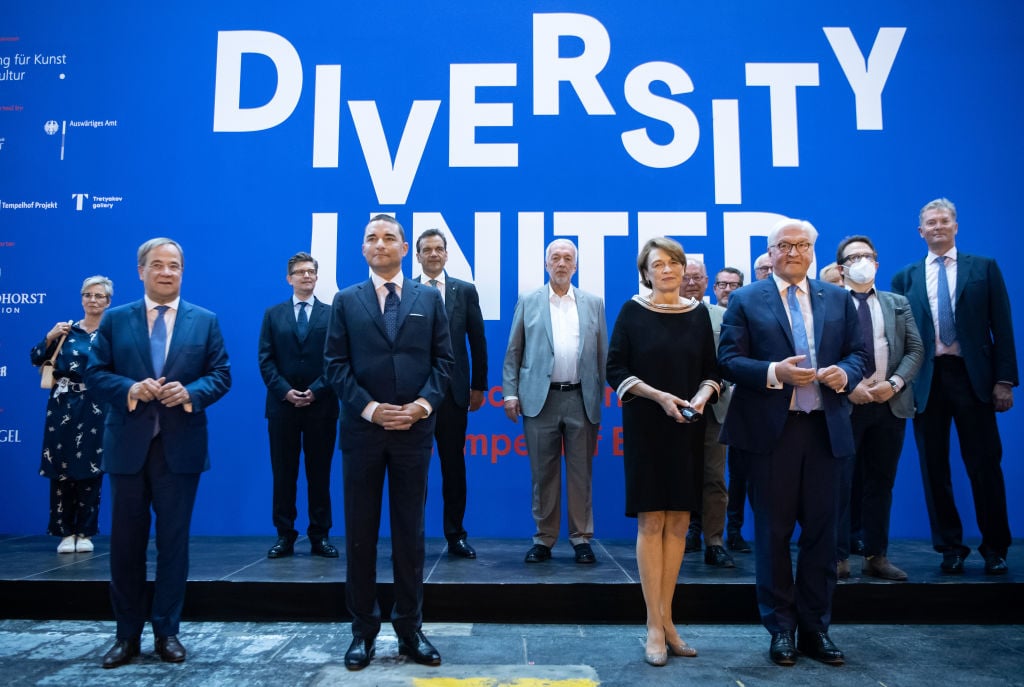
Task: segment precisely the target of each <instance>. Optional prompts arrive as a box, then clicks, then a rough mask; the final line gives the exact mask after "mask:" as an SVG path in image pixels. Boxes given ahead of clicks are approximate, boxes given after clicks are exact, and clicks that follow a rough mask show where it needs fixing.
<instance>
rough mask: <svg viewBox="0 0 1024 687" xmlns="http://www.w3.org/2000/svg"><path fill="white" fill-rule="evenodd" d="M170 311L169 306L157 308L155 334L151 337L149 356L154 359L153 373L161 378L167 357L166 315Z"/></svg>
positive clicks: (154, 324)
mask: <svg viewBox="0 0 1024 687" xmlns="http://www.w3.org/2000/svg"><path fill="white" fill-rule="evenodd" d="M168 310H170V306H169V305H158V306H156V321H155V322H153V333H152V334H150V335H149V355H150V357H151V358H152V359H153V373H154V375H155V376H156V377H160V376H161V375H162V373H163V371H164V357H165V356H166V355H167V323H166V322H164V313H165V312H167V311H168Z"/></svg>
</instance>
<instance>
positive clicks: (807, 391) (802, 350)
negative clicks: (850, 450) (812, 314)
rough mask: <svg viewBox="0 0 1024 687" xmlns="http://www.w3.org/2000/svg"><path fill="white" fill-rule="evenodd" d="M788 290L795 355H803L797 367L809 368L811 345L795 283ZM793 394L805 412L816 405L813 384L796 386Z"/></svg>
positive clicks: (798, 405)
mask: <svg viewBox="0 0 1024 687" xmlns="http://www.w3.org/2000/svg"><path fill="white" fill-rule="evenodd" d="M788 291H789V293H788V295H787V297H786V300H787V302H788V303H789V318H790V321H791V325H792V327H793V346H794V348H796V354H797V355H802V356H804V359H803V360H802V361H800V365H799V367H806V368H807V369H810V368H811V346H810V344H809V343H808V342H807V329H806V328H805V327H804V315H803V313H802V312H801V311H800V301H798V300H797V299H796V284H793V285H791V286H790V287H789V289H788ZM795 396H796V407H797V408H799V409H800V410H802V411H804V412H805V413H809V412H811V411H812V410H814V408H815V406H817V405H818V399H817V397H816V395H815V393H814V385H813V384H807V385H805V386H798V387H796V392H795Z"/></svg>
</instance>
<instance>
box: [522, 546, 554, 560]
mask: <svg viewBox="0 0 1024 687" xmlns="http://www.w3.org/2000/svg"><path fill="white" fill-rule="evenodd" d="M549 558H551V547H548V546H544V545H543V544H534V545H533V546H531V547H530V550H529V551H527V552H526V559H525V560H526V562H527V563H540V562H541V561H546V560H547V559H549Z"/></svg>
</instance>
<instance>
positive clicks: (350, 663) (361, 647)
mask: <svg viewBox="0 0 1024 687" xmlns="http://www.w3.org/2000/svg"><path fill="white" fill-rule="evenodd" d="M374 653H376V650H375V649H374V646H373V639H372V638H371V639H364V638H362V637H353V638H352V643H351V644H349V647H348V651H346V652H345V667H346V668H348V669H349V670H362V669H363V668H365V667H366V666H368V665H370V659H371V658H373V655H374Z"/></svg>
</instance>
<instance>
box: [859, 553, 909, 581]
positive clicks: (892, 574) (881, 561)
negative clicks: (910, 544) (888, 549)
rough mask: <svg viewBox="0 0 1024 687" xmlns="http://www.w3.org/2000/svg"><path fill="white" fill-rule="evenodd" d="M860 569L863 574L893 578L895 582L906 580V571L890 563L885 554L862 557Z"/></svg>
mask: <svg viewBox="0 0 1024 687" xmlns="http://www.w3.org/2000/svg"><path fill="white" fill-rule="evenodd" d="M860 571H861V573H863V574H864V575H870V576H871V577H880V578H882V579H883V580H894V581H896V582H906V581H907V573H905V572H903V571H902V570H900V569H899V568H897V567H896V566H895V565H893V564H892V563H890V562H889V559H888V558H886V557H885V556H868V557H866V558H865V559H864V565H862V566H861V569H860Z"/></svg>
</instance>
